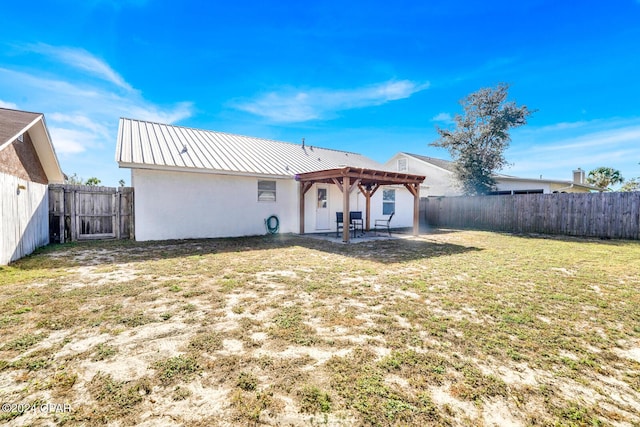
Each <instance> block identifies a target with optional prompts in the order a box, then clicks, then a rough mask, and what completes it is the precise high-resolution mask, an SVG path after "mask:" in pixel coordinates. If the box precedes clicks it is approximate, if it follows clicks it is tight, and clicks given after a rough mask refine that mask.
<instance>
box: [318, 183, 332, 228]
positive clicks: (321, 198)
mask: <svg viewBox="0 0 640 427" xmlns="http://www.w3.org/2000/svg"><path fill="white" fill-rule="evenodd" d="M316 196H317V197H316V200H317V204H316V230H328V229H329V228H331V227H330V222H329V188H328V187H327V186H322V187H320V186H319V187H317V189H316Z"/></svg>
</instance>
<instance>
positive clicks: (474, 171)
mask: <svg viewBox="0 0 640 427" xmlns="http://www.w3.org/2000/svg"><path fill="white" fill-rule="evenodd" d="M508 94H509V85H507V84H499V85H498V86H496V87H495V88H483V89H480V90H478V91H477V92H474V93H472V94H470V95H467V96H466V97H465V98H463V99H462V100H461V101H460V104H461V105H462V108H463V110H464V113H463V114H462V115H460V114H456V115H455V117H454V122H455V129H454V130H448V129H441V128H439V127H437V126H436V131H437V132H438V134H439V135H440V139H438V140H437V141H435V142H433V143H431V144H430V145H432V146H435V147H442V148H446V149H447V150H448V151H449V154H450V155H451V158H452V159H453V161H454V162H455V168H456V175H457V177H458V179H459V181H460V182H461V184H462V189H463V191H464V193H465V194H468V195H476V194H486V193H488V192H489V191H491V190H493V189H494V188H495V180H494V178H493V174H494V173H495V172H497V171H498V170H500V169H502V168H503V167H504V166H506V165H507V161H506V159H505V157H504V152H505V150H506V149H507V147H508V146H509V143H510V142H511V137H510V136H509V130H510V129H511V128H516V127H519V126H522V125H525V124H526V123H527V118H528V117H529V116H530V115H531V114H533V113H534V112H535V111H534V110H529V109H528V108H527V106H525V105H523V106H517V105H516V104H515V102H509V101H507V96H508Z"/></svg>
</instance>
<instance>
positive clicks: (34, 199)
mask: <svg viewBox="0 0 640 427" xmlns="http://www.w3.org/2000/svg"><path fill="white" fill-rule="evenodd" d="M63 182H64V175H63V174H62V171H61V170H60V164H59V163H58V158H57V157H56V153H55V151H54V148H53V145H52V143H51V137H50V136H49V131H48V130H47V125H46V123H45V119H44V115H43V114H40V113H30V112H27V111H18V110H10V109H7V108H0V237H1V238H0V265H5V264H8V263H9V262H11V261H15V260H17V259H19V258H21V257H23V256H25V255H28V254H30V253H31V252H33V251H34V250H35V249H36V248H38V247H40V246H44V245H46V244H47V243H49V193H48V191H47V189H48V184H50V183H57V184H61V183H63Z"/></svg>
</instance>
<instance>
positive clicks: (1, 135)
mask: <svg viewBox="0 0 640 427" xmlns="http://www.w3.org/2000/svg"><path fill="white" fill-rule="evenodd" d="M40 117H42V114H39V113H30V112H27V111H18V110H9V109H7V108H0V150H1V149H2V148H4V147H6V146H7V145H8V144H10V143H12V142H13V141H15V140H16V138H18V136H20V135H22V134H23V133H25V132H26V131H27V130H28V129H29V128H30V127H31V126H32V125H33V124H34V123H35V121H36V120H37V119H39V118H40Z"/></svg>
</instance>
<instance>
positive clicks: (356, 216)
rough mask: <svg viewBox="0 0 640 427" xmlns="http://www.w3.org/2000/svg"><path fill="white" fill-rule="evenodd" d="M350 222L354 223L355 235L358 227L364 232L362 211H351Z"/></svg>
mask: <svg viewBox="0 0 640 427" xmlns="http://www.w3.org/2000/svg"><path fill="white" fill-rule="evenodd" d="M349 222H350V223H351V225H353V236H354V237H355V236H356V233H357V231H358V229H360V234H361V235H362V234H364V221H363V220H362V211H353V212H349Z"/></svg>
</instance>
